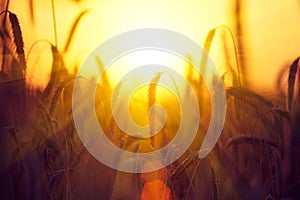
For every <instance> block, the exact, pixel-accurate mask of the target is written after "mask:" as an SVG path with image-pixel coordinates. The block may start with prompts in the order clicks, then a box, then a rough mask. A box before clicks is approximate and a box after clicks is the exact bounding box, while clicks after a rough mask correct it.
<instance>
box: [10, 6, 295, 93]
mask: <svg viewBox="0 0 300 200" xmlns="http://www.w3.org/2000/svg"><path fill="white" fill-rule="evenodd" d="M54 2H55V7H56V19H57V29H58V48H62V47H63V45H64V43H65V41H66V38H67V35H68V31H69V29H70V27H71V24H72V21H73V20H74V18H75V17H76V15H77V14H78V13H79V12H80V11H82V10H84V9H85V8H89V9H90V13H89V14H88V15H86V16H85V17H84V18H83V19H82V21H81V24H80V26H79V29H78V31H77V33H76V35H75V38H74V43H73V44H72V46H71V51H70V52H69V53H68V54H66V55H65V56H66V63H67V65H68V66H70V64H74V63H76V62H79V61H81V60H84V58H85V56H86V55H88V53H89V52H91V51H92V50H93V49H94V48H95V47H97V46H98V45H99V44H100V43H101V42H103V41H105V40H106V39H108V38H110V37H112V36H114V35H116V34H119V33H122V32H124V31H129V30H132V29H138V28H145V27H156V28H165V29H170V30H173V31H177V32H180V33H182V34H185V35H186V36H188V37H190V38H191V39H193V40H194V41H196V42H197V43H199V44H200V45H203V43H204V39H205V37H206V35H207V34H208V32H209V30H211V29H212V28H214V27H216V26H218V25H227V26H228V27H229V28H231V29H232V30H233V32H234V31H235V18H234V16H235V13H234V1H233V0H227V1H223V0H210V1H206V0H187V1H174V0H151V1H146V0H126V1H121V0H83V1H81V2H80V3H75V2H74V1H69V0H60V1H59V0H55V1H54ZM241 2H242V6H243V7H242V13H243V21H242V27H243V35H242V36H241V37H242V39H243V43H244V46H243V48H244V55H240V56H243V58H244V59H245V66H241V67H244V68H245V72H246V75H245V76H246V77H247V79H248V80H249V82H248V86H249V87H250V88H251V89H253V90H256V91H258V92H261V93H266V92H269V91H275V90H276V88H275V82H276V78H277V74H278V72H279V71H280V69H281V68H282V67H283V65H285V64H287V63H291V61H292V60H293V59H294V58H296V57H297V56H299V55H300V37H299V35H300V28H299V27H300V26H299V24H300V14H299V13H300V7H299V5H298V3H297V1H296V0H276V1H271V0H268V1H267V0H262V1H261V0H243V1H241ZM10 6H11V8H10V9H11V10H12V11H13V12H15V13H16V14H17V15H18V16H19V18H20V22H21V26H22V29H23V35H24V39H25V47H26V50H27V51H28V50H29V48H30V46H31V45H32V43H33V42H34V41H36V40H37V39H47V40H50V41H52V42H54V34H53V23H52V14H51V1H50V0H47V1H46V0H43V1H34V8H35V18H36V22H35V25H34V26H32V24H30V20H29V12H28V5H27V3H23V1H18V0H11V5H10ZM235 39H236V38H235ZM212 48H213V49H212V58H213V60H214V61H215V63H216V64H217V65H222V63H223V62H222V59H223V58H222V57H221V56H220V55H221V54H222V52H220V50H219V46H218V44H217V40H216V41H215V43H213V47H212ZM41 52H43V53H42V55H41ZM50 53H51V52H50V48H49V47H47V45H45V44H44V45H42V44H40V45H37V46H36V47H35V48H34V49H33V51H32V54H31V55H30V56H29V59H28V64H29V71H33V67H32V66H35V67H34V68H35V70H34V75H33V82H35V84H39V85H43V84H45V83H46V78H44V77H47V74H48V73H49V71H50V66H51V60H49V59H48V62H47V61H45V60H47V59H46V58H49V57H50V55H51V54H50ZM30 65H31V66H30ZM69 70H70V71H72V70H73V69H69Z"/></svg>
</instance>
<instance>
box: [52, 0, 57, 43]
mask: <svg viewBox="0 0 300 200" xmlns="http://www.w3.org/2000/svg"><path fill="white" fill-rule="evenodd" d="M51 4H52V17H53V30H54V40H55V46H56V47H57V28H56V17H55V8H54V0H51Z"/></svg>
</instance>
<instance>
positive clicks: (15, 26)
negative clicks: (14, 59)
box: [9, 12, 26, 69]
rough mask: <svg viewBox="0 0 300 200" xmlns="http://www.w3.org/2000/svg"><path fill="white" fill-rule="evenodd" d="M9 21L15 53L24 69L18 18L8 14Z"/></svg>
mask: <svg viewBox="0 0 300 200" xmlns="http://www.w3.org/2000/svg"><path fill="white" fill-rule="evenodd" d="M9 21H10V23H11V26H12V31H13V38H14V43H15V45H16V52H17V54H18V58H19V62H20V63H21V65H22V67H23V68H24V69H25V68H26V62H25V55H24V42H23V37H22V31H21V27H20V23H19V20H18V17H17V16H16V15H15V14H14V13H12V12H10V13H9Z"/></svg>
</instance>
